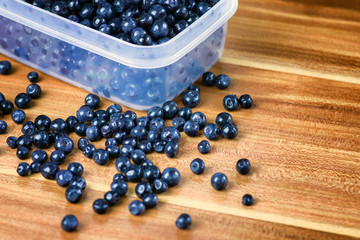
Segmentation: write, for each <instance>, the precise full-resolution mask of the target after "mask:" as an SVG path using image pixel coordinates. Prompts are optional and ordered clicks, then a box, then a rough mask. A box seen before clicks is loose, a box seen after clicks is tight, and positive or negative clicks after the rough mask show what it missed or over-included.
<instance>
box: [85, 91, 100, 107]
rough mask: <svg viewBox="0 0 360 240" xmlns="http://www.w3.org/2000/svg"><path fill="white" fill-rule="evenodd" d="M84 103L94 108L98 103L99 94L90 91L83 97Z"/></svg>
mask: <svg viewBox="0 0 360 240" xmlns="http://www.w3.org/2000/svg"><path fill="white" fill-rule="evenodd" d="M85 104H86V105H88V106H90V107H92V108H96V107H97V106H99V104H100V98H99V96H97V95H95V94H92V93H90V94H88V95H87V96H86V97H85Z"/></svg>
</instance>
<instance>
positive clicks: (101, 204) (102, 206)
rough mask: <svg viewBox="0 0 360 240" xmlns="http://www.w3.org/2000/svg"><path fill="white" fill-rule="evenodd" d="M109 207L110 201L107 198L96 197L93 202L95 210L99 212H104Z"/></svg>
mask: <svg viewBox="0 0 360 240" xmlns="http://www.w3.org/2000/svg"><path fill="white" fill-rule="evenodd" d="M108 209H109V203H108V201H106V200H105V199H102V198H100V199H96V200H95V201H94V202H93V210H94V212H95V213H97V214H104V213H106V212H107V210H108Z"/></svg>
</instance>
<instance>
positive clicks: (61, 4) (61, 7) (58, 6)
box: [52, 1, 69, 16]
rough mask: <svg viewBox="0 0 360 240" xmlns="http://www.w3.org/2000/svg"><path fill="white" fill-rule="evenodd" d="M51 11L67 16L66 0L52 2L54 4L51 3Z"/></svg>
mask: <svg viewBox="0 0 360 240" xmlns="http://www.w3.org/2000/svg"><path fill="white" fill-rule="evenodd" d="M52 12H53V13H55V14H57V15H60V16H67V15H68V14H69V9H68V6H67V2H66V1H56V2H54V4H53V5H52Z"/></svg>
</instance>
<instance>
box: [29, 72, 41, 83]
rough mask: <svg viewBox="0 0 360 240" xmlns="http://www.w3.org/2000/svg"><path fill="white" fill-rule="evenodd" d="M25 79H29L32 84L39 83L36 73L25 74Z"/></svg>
mask: <svg viewBox="0 0 360 240" xmlns="http://www.w3.org/2000/svg"><path fill="white" fill-rule="evenodd" d="M27 78H28V79H29V81H30V82H32V83H36V82H38V81H39V74H38V73H37V72H34V71H33V72H29V73H28V74H27Z"/></svg>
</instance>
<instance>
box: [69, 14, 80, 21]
mask: <svg viewBox="0 0 360 240" xmlns="http://www.w3.org/2000/svg"><path fill="white" fill-rule="evenodd" d="M67 19H69V20H71V21H73V22H77V23H78V22H79V21H80V18H79V17H78V16H77V15H75V14H71V15H68V16H67Z"/></svg>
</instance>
